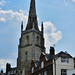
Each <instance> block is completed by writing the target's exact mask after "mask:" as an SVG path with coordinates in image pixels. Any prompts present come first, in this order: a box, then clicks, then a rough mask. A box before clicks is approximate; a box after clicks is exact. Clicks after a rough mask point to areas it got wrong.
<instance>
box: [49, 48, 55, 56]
mask: <svg viewBox="0 0 75 75" xmlns="http://www.w3.org/2000/svg"><path fill="white" fill-rule="evenodd" d="M50 54H51V55H55V50H54V47H50Z"/></svg>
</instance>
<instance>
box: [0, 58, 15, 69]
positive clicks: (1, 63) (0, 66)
mask: <svg viewBox="0 0 75 75" xmlns="http://www.w3.org/2000/svg"><path fill="white" fill-rule="evenodd" d="M7 63H10V64H14V61H13V60H11V59H0V69H6V64H7Z"/></svg>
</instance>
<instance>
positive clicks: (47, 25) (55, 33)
mask: <svg viewBox="0 0 75 75" xmlns="http://www.w3.org/2000/svg"><path fill="white" fill-rule="evenodd" d="M44 29H45V30H44V31H45V35H44V37H45V46H46V49H47V51H46V52H49V47H50V46H51V45H53V44H56V43H57V42H58V41H59V40H61V38H62V33H61V31H59V30H57V28H56V27H55V26H54V24H52V23H51V22H44Z"/></svg>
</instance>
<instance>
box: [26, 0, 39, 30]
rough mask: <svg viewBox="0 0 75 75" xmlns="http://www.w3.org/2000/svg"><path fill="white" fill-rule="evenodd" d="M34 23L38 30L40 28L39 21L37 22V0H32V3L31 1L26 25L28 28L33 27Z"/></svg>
mask: <svg viewBox="0 0 75 75" xmlns="http://www.w3.org/2000/svg"><path fill="white" fill-rule="evenodd" d="M33 24H34V28H35V29H36V30H39V29H38V22H37V15H36V7H35V0H31V3H30V10H29V17H28V23H27V26H26V30H29V29H32V28H33Z"/></svg>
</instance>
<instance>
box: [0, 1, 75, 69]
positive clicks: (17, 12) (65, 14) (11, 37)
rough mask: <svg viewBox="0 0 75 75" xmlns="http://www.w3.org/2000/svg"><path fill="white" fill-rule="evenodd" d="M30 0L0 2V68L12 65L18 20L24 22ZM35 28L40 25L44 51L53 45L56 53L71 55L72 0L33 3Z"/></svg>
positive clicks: (74, 16) (74, 8)
mask: <svg viewBox="0 0 75 75" xmlns="http://www.w3.org/2000/svg"><path fill="white" fill-rule="evenodd" d="M29 6H30V0H0V69H1V68H3V69H5V64H6V63H7V62H9V63H11V64H12V66H15V65H16V59H17V54H18V44H19V38H20V30H21V29H20V27H21V21H22V20H23V21H24V29H25V26H26V23H27V18H28V12H29ZM36 11H37V16H38V22H39V27H40V25H41V22H42V21H43V22H44V27H45V28H44V33H45V36H44V37H45V39H46V42H45V44H46V45H45V46H46V52H49V47H50V46H52V45H53V44H55V45H56V46H55V50H56V53H58V52H60V51H67V52H68V53H70V54H71V55H72V56H73V57H74V56H75V50H74V49H75V33H74V32H75V0H43V1H42V0H40V1H39V0H36Z"/></svg>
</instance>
